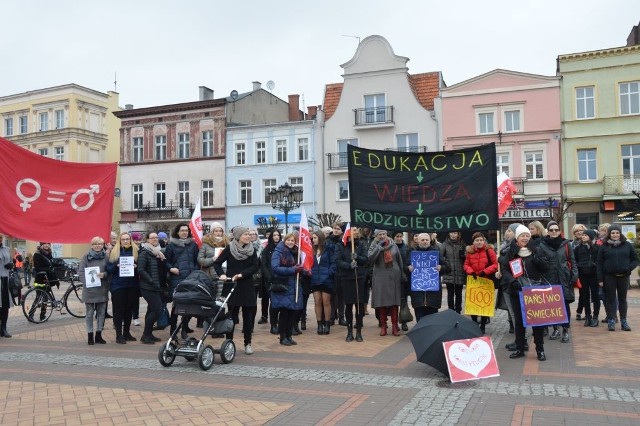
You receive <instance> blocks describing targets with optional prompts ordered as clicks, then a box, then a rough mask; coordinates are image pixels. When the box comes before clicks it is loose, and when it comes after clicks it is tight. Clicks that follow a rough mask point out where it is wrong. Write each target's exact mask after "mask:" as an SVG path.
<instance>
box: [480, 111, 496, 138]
mask: <svg viewBox="0 0 640 426" xmlns="http://www.w3.org/2000/svg"><path fill="white" fill-rule="evenodd" d="M493 120H494V113H492V112H481V113H479V114H478V132H479V133H480V134H481V135H484V134H487V133H494V130H493V128H494V125H493V124H494V123H493Z"/></svg>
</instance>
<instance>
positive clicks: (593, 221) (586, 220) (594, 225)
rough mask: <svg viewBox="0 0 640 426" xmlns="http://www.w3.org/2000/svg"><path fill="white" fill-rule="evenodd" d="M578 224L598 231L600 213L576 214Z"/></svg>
mask: <svg viewBox="0 0 640 426" xmlns="http://www.w3.org/2000/svg"><path fill="white" fill-rule="evenodd" d="M576 223H581V224H583V225H584V226H586V227H587V229H598V225H599V224H600V221H599V220H598V213H576Z"/></svg>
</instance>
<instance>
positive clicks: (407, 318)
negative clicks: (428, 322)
mask: <svg viewBox="0 0 640 426" xmlns="http://www.w3.org/2000/svg"><path fill="white" fill-rule="evenodd" d="M398 321H400V322H411V321H413V315H412V314H411V309H409V305H408V304H407V303H403V304H402V306H400V314H399V316H398Z"/></svg>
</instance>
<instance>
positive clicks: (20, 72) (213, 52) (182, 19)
mask: <svg viewBox="0 0 640 426" xmlns="http://www.w3.org/2000/svg"><path fill="white" fill-rule="evenodd" d="M0 13H1V15H2V26H1V31H2V45H3V55H2V58H3V60H2V63H0V77H1V78H0V96H6V95H10V94H15V93H21V92H25V91H29V90H35V89H41V88H45V87H51V86H56V85H60V84H67V83H76V84H80V85H82V86H86V87H89V88H91V89H95V90H98V91H101V92H107V91H108V90H114V75H115V74H116V73H117V91H118V92H119V93H120V105H121V106H124V105H125V104H133V105H134V106H135V107H136V108H138V107H147V106H153V105H166V104H172V103H179V102H189V101H195V100H197V99H198V86H201V85H204V86H207V87H209V88H211V89H213V90H214V91H215V97H216V98H219V97H223V96H228V95H229V93H230V92H231V91H232V90H234V89H235V90H238V92H240V93H242V92H246V91H249V90H251V82H252V81H254V80H255V81H260V82H262V84H263V87H265V88H266V83H267V81H269V80H271V81H273V82H274V83H275V88H274V90H273V93H274V94H275V95H276V96H278V97H280V98H282V99H284V100H287V95H289V94H294V93H298V94H300V95H302V96H303V98H304V105H306V106H309V105H318V104H322V97H323V94H324V86H325V84H327V83H336V82H342V81H343V80H342V77H341V75H342V68H341V67H340V65H341V64H343V63H345V62H347V61H349V60H350V59H351V58H352V57H353V54H354V53H355V50H356V47H357V44H358V39H357V38H356V37H360V38H361V39H364V38H365V37H367V36H369V35H372V34H378V35H381V36H383V37H385V38H386V39H387V40H388V41H389V42H390V43H391V46H392V47H393V49H394V52H395V53H396V54H397V55H400V56H406V57H408V58H409V60H410V61H409V63H408V66H409V72H410V73H421V72H428V71H442V73H443V76H444V80H445V82H446V83H447V85H448V86H451V85H453V84H456V83H459V82H461V81H464V80H466V79H469V78H472V77H474V76H476V75H479V74H483V73H485V72H488V71H491V70H493V69H496V68H505V69H510V70H514V71H522V72H528V73H533V74H543V75H554V74H555V66H556V57H557V56H558V55H559V54H565V53H575V52H583V51H589V50H597V49H604V48H609V47H617V46H623V45H624V44H625V42H626V39H627V36H628V34H629V32H630V31H631V28H632V27H633V25H637V24H638V22H639V21H640V1H639V0H599V1H598V0H517V1H514V0H488V1H483V2H480V1H477V0H460V1H456V0H448V1H435V0H407V1H402V0H395V1H393V0H387V1H378V0H368V1H363V0H323V1H304V2H292V1H271V2H267V1H257V0H255V1H242V0H236V1H214V0H182V1H175V0H174V1H166V0H109V1H81V0H77V1H69V0H56V1H44V0H43V1H35V0H34V1H27V0H2V3H1V4H0ZM345 35H346V36H349V37H345ZM352 36H353V37H352Z"/></svg>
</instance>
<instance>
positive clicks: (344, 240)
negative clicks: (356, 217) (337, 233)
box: [342, 222, 351, 247]
mask: <svg viewBox="0 0 640 426" xmlns="http://www.w3.org/2000/svg"><path fill="white" fill-rule="evenodd" d="M350 237H351V222H349V223H347V227H346V228H345V230H344V234H342V244H343V245H344V246H345V247H346V246H347V242H348V241H349V238H350Z"/></svg>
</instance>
